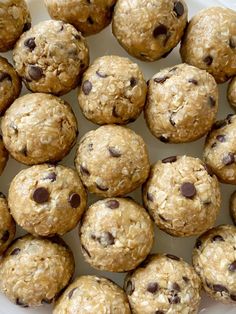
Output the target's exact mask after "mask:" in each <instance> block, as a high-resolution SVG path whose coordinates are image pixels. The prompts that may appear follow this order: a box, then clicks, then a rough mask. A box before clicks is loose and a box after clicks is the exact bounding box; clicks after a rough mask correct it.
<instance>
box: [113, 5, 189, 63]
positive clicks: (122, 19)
mask: <svg viewBox="0 0 236 314" xmlns="http://www.w3.org/2000/svg"><path fill="white" fill-rule="evenodd" d="M187 15H188V9H187V6H186V4H185V1H184V0H180V1H176V0H159V1H156V0H136V1H133V0H118V2H117V5H116V7H115V12H114V16H113V24H112V28H113V34H114V36H115V37H116V38H117V40H118V42H119V43H120V44H121V46H122V47H123V48H124V49H125V50H126V51H127V52H128V53H129V54H130V55H132V56H134V57H136V58H138V59H141V60H143V61H155V60H157V59H160V58H161V57H166V56H167V54H168V53H169V52H170V51H171V50H172V49H173V48H174V47H175V46H176V45H177V44H178V42H179V41H180V39H181V37H182V36H183V33H184V29H185V27H186V24H187Z"/></svg>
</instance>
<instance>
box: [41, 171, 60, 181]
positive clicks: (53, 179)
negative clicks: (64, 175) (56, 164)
mask: <svg viewBox="0 0 236 314" xmlns="http://www.w3.org/2000/svg"><path fill="white" fill-rule="evenodd" d="M44 179H45V180H50V181H51V182H54V181H56V179H57V174H56V173H55V172H51V173H49V174H48V175H47V176H46V177H45V178H44Z"/></svg>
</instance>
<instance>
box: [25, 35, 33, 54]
mask: <svg viewBox="0 0 236 314" xmlns="http://www.w3.org/2000/svg"><path fill="white" fill-rule="evenodd" d="M24 45H25V47H27V48H29V49H30V50H31V51H33V50H34V48H35V47H36V43H35V38H34V37H31V38H28V39H26V40H25V41H24Z"/></svg>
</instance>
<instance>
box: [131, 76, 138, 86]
mask: <svg viewBox="0 0 236 314" xmlns="http://www.w3.org/2000/svg"><path fill="white" fill-rule="evenodd" d="M137 84H138V80H137V79H136V78H135V77H131V79H130V86H131V87H132V88H133V87H135V86H136V85H137Z"/></svg>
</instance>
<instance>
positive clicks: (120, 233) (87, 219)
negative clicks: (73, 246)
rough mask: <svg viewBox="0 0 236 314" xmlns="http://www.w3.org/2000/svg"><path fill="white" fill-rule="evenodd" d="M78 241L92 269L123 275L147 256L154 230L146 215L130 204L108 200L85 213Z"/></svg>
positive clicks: (116, 199)
mask: <svg viewBox="0 0 236 314" xmlns="http://www.w3.org/2000/svg"><path fill="white" fill-rule="evenodd" d="M80 240H81V245H82V253H83V255H84V257H85V260H86V261H87V262H88V263H89V264H90V265H91V266H92V267H94V268H97V269H101V270H107V271H113V272H124V271H128V270H131V269H134V268H136V267H137V266H138V264H140V263H141V262H142V261H143V260H144V259H145V258H146V257H147V255H148V254H149V253H150V251H151V248H152V245H153V241H154V228H153V224H152V221H151V219H150V217H149V215H148V213H147V212H146V211H145V209H144V208H143V207H141V206H140V205H138V204H137V203H135V202H134V201H133V200H130V199H125V198H108V199H105V200H101V201H98V202H96V203H94V204H93V205H91V206H90V207H89V209H88V210H87V211H86V213H85V215H84V217H83V221H82V224H81V228H80Z"/></svg>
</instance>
